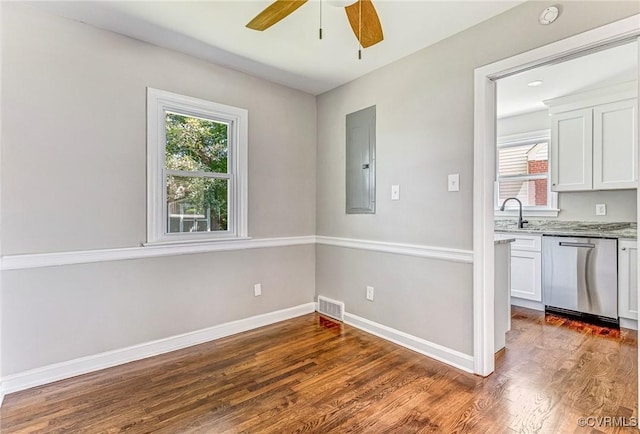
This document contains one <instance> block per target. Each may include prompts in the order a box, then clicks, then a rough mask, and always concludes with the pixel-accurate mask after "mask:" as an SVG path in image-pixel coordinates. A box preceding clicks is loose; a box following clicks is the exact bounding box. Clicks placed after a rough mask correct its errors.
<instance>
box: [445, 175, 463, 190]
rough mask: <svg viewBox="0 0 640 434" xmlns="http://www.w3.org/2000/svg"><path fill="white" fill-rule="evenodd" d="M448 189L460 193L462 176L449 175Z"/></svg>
mask: <svg viewBox="0 0 640 434" xmlns="http://www.w3.org/2000/svg"><path fill="white" fill-rule="evenodd" d="M447 187H448V190H449V191H460V174H459V173H453V174H451V175H449V177H448V184H447Z"/></svg>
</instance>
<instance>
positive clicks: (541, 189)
mask: <svg viewBox="0 0 640 434" xmlns="http://www.w3.org/2000/svg"><path fill="white" fill-rule="evenodd" d="M499 188H500V195H499V196H500V203H499V205H502V202H503V201H504V200H505V199H506V198H508V197H517V198H518V199H520V201H521V202H522V205H523V206H546V205H547V180H546V179H532V180H528V181H500V184H499ZM517 206H518V203H517V202H516V201H510V202H508V203H507V208H510V207H517Z"/></svg>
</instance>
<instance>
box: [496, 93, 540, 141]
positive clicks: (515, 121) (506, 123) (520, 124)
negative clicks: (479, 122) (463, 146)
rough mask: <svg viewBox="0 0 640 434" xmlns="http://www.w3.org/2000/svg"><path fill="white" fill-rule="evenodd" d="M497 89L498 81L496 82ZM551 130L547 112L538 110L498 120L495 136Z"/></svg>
mask: <svg viewBox="0 0 640 434" xmlns="http://www.w3.org/2000/svg"><path fill="white" fill-rule="evenodd" d="M498 87H500V81H499V80H498ZM550 128H551V123H550V121H549V111H548V110H538V111H535V112H530V113H523V114H521V115H516V116H508V117H504V118H499V119H498V122H497V123H496V136H498V138H500V137H503V136H511V135H513V134H521V133H528V132H531V131H539V130H548V129H550Z"/></svg>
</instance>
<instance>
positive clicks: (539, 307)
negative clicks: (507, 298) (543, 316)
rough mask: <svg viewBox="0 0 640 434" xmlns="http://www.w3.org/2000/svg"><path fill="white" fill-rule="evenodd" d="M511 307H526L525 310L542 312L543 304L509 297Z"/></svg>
mask: <svg viewBox="0 0 640 434" xmlns="http://www.w3.org/2000/svg"><path fill="white" fill-rule="evenodd" d="M511 306H518V307H526V308H527V309H532V310H537V311H542V312H544V304H542V303H541V302H539V301H533V300H525V299H524V298H519V297H514V296H513V295H512V296H511Z"/></svg>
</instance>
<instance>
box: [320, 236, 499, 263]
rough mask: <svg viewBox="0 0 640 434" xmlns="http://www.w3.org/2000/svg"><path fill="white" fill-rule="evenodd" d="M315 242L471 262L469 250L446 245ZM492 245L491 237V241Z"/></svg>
mask: <svg viewBox="0 0 640 434" xmlns="http://www.w3.org/2000/svg"><path fill="white" fill-rule="evenodd" d="M316 242H317V243H318V244H323V245H327V246H336V247H346V248H350V249H359V250H371V251H374V252H383V253H392V254H395V255H406V256H418V257H421V258H432V259H442V260H445V261H453V262H464V263H468V264H470V263H471V262H473V252H472V251H470V250H462V249H450V248H446V247H434V246H424V245H419V244H401V243H389V242H384V241H372V240H356V239H353V238H337V237H325V236H320V235H318V236H316ZM491 243H492V244H491V245H492V247H493V238H492V241H491Z"/></svg>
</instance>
